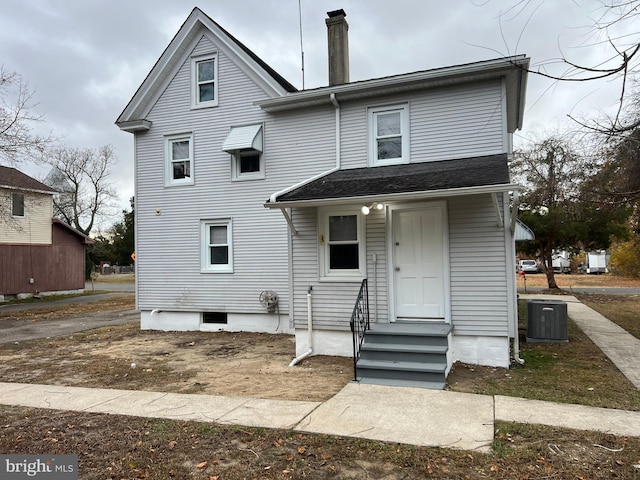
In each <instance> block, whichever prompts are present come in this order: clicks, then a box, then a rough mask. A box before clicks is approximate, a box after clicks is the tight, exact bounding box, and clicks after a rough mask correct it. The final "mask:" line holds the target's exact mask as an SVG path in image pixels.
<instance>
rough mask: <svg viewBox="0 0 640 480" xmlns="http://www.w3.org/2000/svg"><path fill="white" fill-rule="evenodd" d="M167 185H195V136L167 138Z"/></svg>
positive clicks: (185, 135) (188, 134) (183, 135)
mask: <svg viewBox="0 0 640 480" xmlns="http://www.w3.org/2000/svg"><path fill="white" fill-rule="evenodd" d="M165 157H166V161H165V171H166V174H165V185H190V184H193V135H192V134H190V133H187V134H182V135H171V136H168V137H166V138H165Z"/></svg>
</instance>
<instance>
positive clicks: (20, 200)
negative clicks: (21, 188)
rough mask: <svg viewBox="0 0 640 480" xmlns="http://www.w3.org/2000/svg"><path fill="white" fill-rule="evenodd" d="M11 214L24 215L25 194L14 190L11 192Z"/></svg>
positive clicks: (15, 215)
mask: <svg viewBox="0 0 640 480" xmlns="http://www.w3.org/2000/svg"><path fill="white" fill-rule="evenodd" d="M11 215H12V216H14V217H24V194H23V193H17V192H13V193H12V194H11Z"/></svg>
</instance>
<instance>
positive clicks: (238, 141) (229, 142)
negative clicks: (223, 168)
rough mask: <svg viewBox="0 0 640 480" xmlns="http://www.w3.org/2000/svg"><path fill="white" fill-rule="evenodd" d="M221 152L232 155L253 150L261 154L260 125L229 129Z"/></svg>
mask: <svg viewBox="0 0 640 480" xmlns="http://www.w3.org/2000/svg"><path fill="white" fill-rule="evenodd" d="M222 150H224V151H225V152H229V153H233V152H237V151H238V150H255V151H257V152H262V124H258V125H246V126H244V127H231V131H230V132H229V135H228V136H227V139H226V140H225V141H224V143H223V144H222Z"/></svg>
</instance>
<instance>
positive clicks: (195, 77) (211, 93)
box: [191, 54, 218, 108]
mask: <svg viewBox="0 0 640 480" xmlns="http://www.w3.org/2000/svg"><path fill="white" fill-rule="evenodd" d="M191 75H192V97H193V98H192V105H191V106H192V107H193V108H205V107H215V106H217V105H218V55H217V54H209V55H201V56H198V57H192V58H191Z"/></svg>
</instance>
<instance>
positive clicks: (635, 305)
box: [576, 295, 640, 339]
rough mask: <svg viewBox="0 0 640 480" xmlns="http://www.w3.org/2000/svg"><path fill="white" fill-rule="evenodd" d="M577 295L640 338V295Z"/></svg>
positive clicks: (589, 305)
mask: <svg viewBox="0 0 640 480" xmlns="http://www.w3.org/2000/svg"><path fill="white" fill-rule="evenodd" d="M576 297H577V298H579V299H580V301H581V302H582V303H584V304H585V305H587V306H588V307H590V308H593V309H594V310H595V311H596V312H598V313H601V314H602V315H604V316H605V317H607V318H608V319H609V320H611V321H612V322H615V323H617V324H618V325H619V326H621V327H622V328H624V329H625V330H626V331H627V332H629V333H630V334H631V335H633V336H634V337H636V338H639V339H640V295H576Z"/></svg>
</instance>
